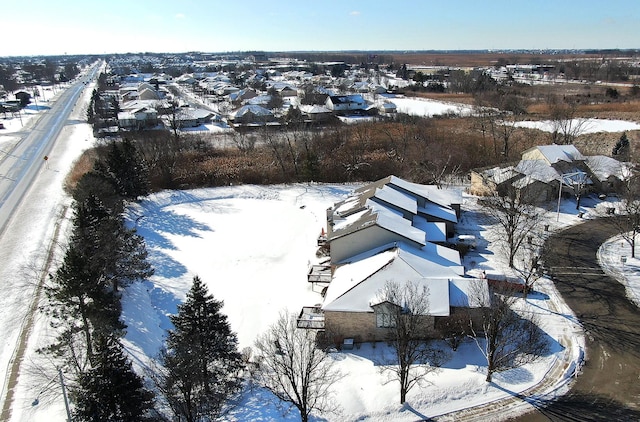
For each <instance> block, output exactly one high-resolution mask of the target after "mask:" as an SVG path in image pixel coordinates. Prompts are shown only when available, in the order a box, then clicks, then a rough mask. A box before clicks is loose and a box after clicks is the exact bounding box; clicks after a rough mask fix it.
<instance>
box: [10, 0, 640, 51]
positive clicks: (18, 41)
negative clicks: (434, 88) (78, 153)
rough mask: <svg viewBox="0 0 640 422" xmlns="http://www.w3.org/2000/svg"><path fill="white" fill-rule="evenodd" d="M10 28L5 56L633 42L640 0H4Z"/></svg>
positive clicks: (638, 31)
mask: <svg viewBox="0 0 640 422" xmlns="http://www.w3.org/2000/svg"><path fill="white" fill-rule="evenodd" d="M0 28H2V31H3V33H4V37H3V40H2V42H0V56H14V55H32V54H43V55H52V54H63V53H67V54H85V53H100V54H102V53H124V52H141V51H152V52H183V51H209V52H226V51H246V50H264V51H291V50H316V51H317V50H460V49H472V50H475V49H547V48H561V49H562V48H570V49H573V48H578V49H582V48H621V49H625V48H640V0H606V1H605V0H599V1H596V0H533V1H517V0H484V1H483V0H448V1H443V0H438V1H432V0H413V1H411V0H387V1H378V0H361V1H360V0H271V1H269V0H259V1H256V0H239V1H218V0H172V1H166V0H155V1H150V0H3V1H2V5H1V7H0ZM7 34H16V35H11V36H7Z"/></svg>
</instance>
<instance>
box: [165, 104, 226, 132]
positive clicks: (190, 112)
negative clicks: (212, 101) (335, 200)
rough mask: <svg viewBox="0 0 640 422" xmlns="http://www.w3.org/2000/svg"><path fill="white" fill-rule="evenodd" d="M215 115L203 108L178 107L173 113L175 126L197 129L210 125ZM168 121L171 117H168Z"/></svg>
mask: <svg viewBox="0 0 640 422" xmlns="http://www.w3.org/2000/svg"><path fill="white" fill-rule="evenodd" d="M214 116H215V114H214V113H213V112H212V111H210V110H206V109H203V108H192V107H180V108H179V109H178V110H177V112H176V113H175V124H176V126H177V127H178V128H181V129H182V128H189V127H198V126H201V125H204V124H207V123H211V121H212V120H213V117H214ZM168 117H169V118H170V119H171V118H173V117H172V116H168Z"/></svg>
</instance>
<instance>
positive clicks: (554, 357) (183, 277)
mask: <svg viewBox="0 0 640 422" xmlns="http://www.w3.org/2000/svg"><path fill="white" fill-rule="evenodd" d="M352 189H353V186H345V185H302V184H301V185H293V186H239V187H224V188H213V189H199V190H193V191H180V192H163V193H159V194H156V195H152V196H151V197H150V198H148V199H147V200H145V201H143V202H142V203H141V204H139V205H136V206H135V207H133V208H132V209H131V211H130V213H129V219H130V221H132V222H135V221H137V227H138V230H139V233H140V234H141V235H143V236H144V237H145V239H146V241H147V247H148V250H149V253H150V259H151V262H152V264H153V266H154V267H155V268H156V274H155V275H154V276H153V278H152V280H151V281H149V282H147V283H144V284H138V285H135V286H132V287H131V288H130V289H129V291H128V295H127V297H126V299H125V301H124V319H125V322H126V323H127V324H128V326H129V328H128V332H127V336H126V341H125V344H126V346H127V347H128V348H129V350H130V351H131V352H132V354H133V356H135V361H136V362H138V363H142V362H145V361H146V360H147V359H148V358H149V357H150V356H151V357H153V356H155V355H156V354H157V352H158V349H159V347H160V346H161V344H162V338H163V337H162V336H163V333H164V330H165V329H166V328H168V327H169V323H168V318H167V315H168V314H170V313H174V312H175V311H176V305H177V304H178V303H180V301H182V300H183V299H184V297H185V294H186V291H187V290H188V289H189V288H190V286H191V281H192V278H193V276H194V275H199V276H200V277H201V278H202V280H203V281H204V282H205V283H207V284H208V286H209V289H210V292H211V293H212V294H213V295H214V296H215V297H216V298H217V299H221V300H223V301H224V308H223V312H224V313H225V314H227V315H228V316H229V321H230V323H231V326H232V329H233V330H234V331H236V332H237V334H238V339H239V343H240V348H244V347H249V346H251V345H252V344H253V341H254V339H255V338H256V336H257V335H258V334H260V333H262V332H263V331H265V330H266V328H267V327H268V326H269V325H270V324H271V323H272V322H273V321H275V319H276V318H277V316H278V314H279V312H280V311H281V310H283V309H289V310H291V311H294V312H298V311H299V310H300V309H301V308H302V306H307V305H313V304H316V303H320V302H321V300H322V298H321V296H320V294H319V293H318V292H315V291H313V290H312V288H311V286H310V285H309V283H308V282H307V280H306V274H307V270H308V267H309V265H310V264H313V263H315V262H316V257H315V251H316V239H317V237H318V235H319V234H320V231H321V230H322V227H323V226H324V224H326V221H325V218H326V213H325V211H326V208H328V207H329V206H331V205H332V204H333V203H334V202H337V201H338V200H340V199H342V198H344V197H345V196H346V195H348V194H349V193H350V192H351V190H352ZM474 202H475V199H474V198H471V197H469V198H467V199H466V207H468V208H470V209H471V210H473V209H474ZM571 208H572V206H571V205H568V206H567V209H568V212H569V214H568V215H566V216H565V215H564V214H563V216H562V218H563V223H565V222H569V221H573V220H575V219H577V217H575V216H574V215H571V214H572V209H571ZM573 208H575V207H574V206H573ZM477 215H478V214H477V213H473V212H470V213H468V214H465V218H464V219H463V221H462V223H461V228H462V229H464V230H465V232H467V233H471V232H474V233H476V234H477V235H478V236H485V237H487V236H490V235H489V232H490V231H491V230H490V228H489V227H484V226H482V222H481V221H476V220H475V218H477ZM140 217H141V218H140ZM485 243H486V242H485ZM465 263H466V265H467V267H468V269H471V268H472V267H473V268H476V269H486V270H487V272H489V271H500V270H501V268H502V266H501V264H500V263H499V262H496V260H495V256H494V255H492V254H491V252H490V251H489V250H485V249H482V248H481V247H480V248H479V249H478V251H477V253H476V254H475V255H470V256H468V257H467V259H466V260H465ZM537 291H538V292H537V293H535V294H533V295H531V296H530V298H529V299H528V300H527V306H531V307H534V308H536V309H537V312H539V313H541V314H542V315H543V316H544V318H543V320H544V321H545V326H544V327H543V329H544V330H545V331H546V332H547V334H548V336H549V342H550V344H551V351H550V353H549V355H548V356H545V357H543V359H541V360H540V361H538V362H537V363H535V364H533V365H529V366H526V367H524V368H519V369H515V370H512V371H508V372H505V373H502V374H498V375H497V376H496V377H495V378H494V383H492V384H487V383H486V382H485V381H484V378H485V376H486V371H485V369H486V363H485V362H484V360H483V356H482V355H481V354H480V353H479V350H478V348H477V346H476V345H475V343H474V342H472V341H468V342H466V343H464V344H463V346H462V347H461V348H460V349H458V351H456V352H453V351H450V350H449V354H450V359H449V360H448V361H447V362H446V363H445V365H444V366H443V368H442V369H441V371H440V372H438V373H437V374H433V375H430V377H429V381H430V384H429V385H424V386H422V387H419V388H418V387H416V388H415V389H414V390H412V391H411V392H410V393H409V395H408V403H409V404H410V406H411V408H412V409H413V410H414V411H415V412H417V413H414V412H413V411H408V410H407V409H408V407H407V406H404V407H402V406H400V405H399V404H398V400H399V395H398V384H397V382H388V381H389V378H388V374H387V373H385V372H381V371H380V368H381V365H380V362H383V361H384V356H385V354H388V353H389V349H388V347H387V346H386V345H385V344H381V343H378V344H376V345H373V344H369V343H365V344H362V345H361V346H360V347H358V348H355V349H354V350H352V351H349V352H339V353H335V354H334V356H333V357H334V359H336V360H337V361H338V366H339V368H340V370H341V371H342V373H343V374H344V375H345V376H344V377H343V378H342V380H341V381H340V382H339V384H338V385H336V386H335V393H336V403H337V404H338V405H339V411H338V412H337V413H335V414H329V415H317V416H320V417H321V418H325V419H326V420H335V421H342V420H371V421H386V420H389V421H391V420H394V421H396V420H415V419H416V415H417V414H420V415H424V416H429V417H430V416H435V415H440V414H443V413H447V412H450V411H453V410H457V409H462V408H466V407H470V406H473V405H476V404H481V403H486V402H489V401H493V400H496V399H499V398H502V397H508V396H510V395H512V394H513V393H515V392H520V391H523V390H526V389H527V388H529V387H531V386H534V385H536V384H538V383H540V382H541V381H542V380H543V379H544V378H545V376H546V375H547V373H548V371H549V370H550V369H551V368H553V367H554V366H556V365H557V364H560V365H563V366H565V368H567V369H566V371H565V374H564V376H561V378H560V380H559V383H558V384H555V385H553V386H551V387H550V388H551V389H552V390H555V389H558V388H559V389H562V388H564V387H566V381H567V379H568V378H570V377H571V375H572V374H573V370H574V368H575V363H576V362H577V361H578V359H579V358H580V356H581V353H582V352H581V348H582V347H581V345H582V344H583V342H582V339H581V335H580V334H579V326H578V325H577V324H576V322H575V319H574V317H573V316H572V315H571V312H570V310H569V309H568V308H567V307H566V306H565V305H564V304H563V302H562V300H561V299H560V297H558V295H557V294H556V293H555V290H554V288H553V285H552V283H551V282H549V281H548V280H542V281H540V283H539V285H538V286H537ZM442 347H443V348H447V346H445V345H444V344H443V345H442ZM265 396H266V393H264V392H261V391H257V390H247V391H246V393H245V395H244V397H243V401H242V403H241V405H240V406H238V408H236V409H235V410H234V411H233V412H232V417H233V419H234V420H249V419H251V420H260V419H262V420H272V419H273V418H275V419H280V418H281V416H280V414H279V413H278V412H277V410H276V408H275V407H274V406H272V405H270V404H269V403H270V402H269V401H268V400H266V399H265ZM265 404H268V405H265ZM288 418H289V419H291V420H296V419H297V415H296V413H295V412H292V413H291V414H289V415H288Z"/></svg>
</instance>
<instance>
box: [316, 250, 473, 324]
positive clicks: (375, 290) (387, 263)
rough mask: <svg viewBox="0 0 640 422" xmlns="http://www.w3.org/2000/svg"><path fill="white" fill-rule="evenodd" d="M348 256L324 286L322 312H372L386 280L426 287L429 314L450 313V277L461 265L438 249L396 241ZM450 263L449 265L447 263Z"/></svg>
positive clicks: (454, 276) (452, 277) (441, 314)
mask: <svg viewBox="0 0 640 422" xmlns="http://www.w3.org/2000/svg"><path fill="white" fill-rule="evenodd" d="M385 247H386V249H384V250H381V249H382V248H378V249H374V250H371V251H369V252H367V253H364V254H361V255H358V256H355V257H352V258H350V260H349V261H350V262H349V263H346V264H343V265H340V266H338V268H337V269H336V270H335V272H334V276H333V280H332V281H331V284H329V287H328V288H327V293H326V295H325V298H324V303H323V305H322V309H323V310H325V311H345V312H373V309H372V307H371V306H372V305H374V304H376V303H380V297H379V294H380V292H381V290H382V289H383V288H384V287H385V285H386V284H387V282H390V281H392V282H396V283H406V282H412V283H415V284H417V285H418V286H426V287H427V288H428V289H429V305H430V306H429V315H434V316H447V315H449V306H450V299H449V280H450V279H455V278H459V273H460V268H459V266H456V265H455V263H452V262H451V261H448V260H447V259H446V258H443V257H441V256H439V255H438V254H437V253H438V251H439V250H438V249H433V248H427V249H424V248H423V249H418V248H414V247H412V246H409V245H407V244H404V243H395V244H389V245H386V246H385ZM446 264H449V265H446Z"/></svg>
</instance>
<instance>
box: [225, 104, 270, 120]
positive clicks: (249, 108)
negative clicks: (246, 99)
mask: <svg viewBox="0 0 640 422" xmlns="http://www.w3.org/2000/svg"><path fill="white" fill-rule="evenodd" d="M247 113H253V114H254V115H255V116H271V115H273V113H272V112H271V110H268V109H266V108H264V107H260V106H259V105H255V104H247V105H244V106H242V107H240V108H239V109H238V110H237V111H236V112H235V113H233V116H234V118H238V117H242V116H244V115H245V114H247Z"/></svg>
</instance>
